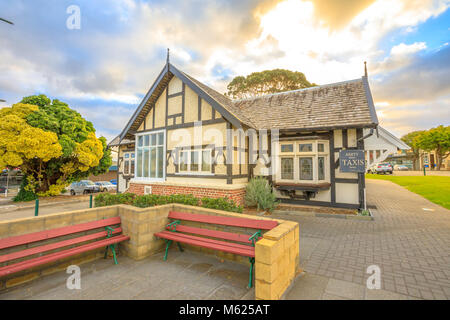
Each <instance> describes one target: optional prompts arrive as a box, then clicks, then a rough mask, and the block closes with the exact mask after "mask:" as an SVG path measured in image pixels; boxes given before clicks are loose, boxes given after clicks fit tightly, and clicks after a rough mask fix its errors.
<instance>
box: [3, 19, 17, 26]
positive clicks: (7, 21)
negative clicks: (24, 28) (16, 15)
mask: <svg viewBox="0 0 450 320" xmlns="http://www.w3.org/2000/svg"><path fill="white" fill-rule="evenodd" d="M0 21H4V22H6V23H9V24H12V25H14V23H12V22H11V21H9V20H6V19H3V18H0Z"/></svg>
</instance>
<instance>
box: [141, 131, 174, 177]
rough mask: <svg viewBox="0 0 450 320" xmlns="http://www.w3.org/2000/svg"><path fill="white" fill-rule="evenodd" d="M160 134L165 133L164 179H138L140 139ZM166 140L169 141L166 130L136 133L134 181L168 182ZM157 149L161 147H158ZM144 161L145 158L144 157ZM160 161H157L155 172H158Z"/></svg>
mask: <svg viewBox="0 0 450 320" xmlns="http://www.w3.org/2000/svg"><path fill="white" fill-rule="evenodd" d="M158 133H163V176H162V178H151V177H138V175H137V169H138V139H139V137H140V136H147V135H153V134H156V135H157V134H158ZM149 139H150V138H149ZM166 140H167V134H166V130H165V129H162V130H155V131H147V132H140V133H136V135H135V144H134V149H135V150H134V151H135V160H134V179H135V180H140V181H149V182H161V181H166V169H167V163H166V162H167V161H166V153H167V151H166ZM156 146H157V147H158V146H160V145H158V144H157V145H156ZM142 159H143V156H142ZM158 169H159V167H158V160H156V168H155V172H158ZM149 172H150V161H149Z"/></svg>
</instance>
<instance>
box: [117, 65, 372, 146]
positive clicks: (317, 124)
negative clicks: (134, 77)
mask: <svg viewBox="0 0 450 320" xmlns="http://www.w3.org/2000/svg"><path fill="white" fill-rule="evenodd" d="M173 76H176V77H178V78H179V79H180V80H181V81H183V82H184V83H185V84H186V85H187V86H189V87H190V88H191V89H192V90H193V91H194V92H195V93H197V94H198V95H199V96H200V97H201V98H202V99H204V100H205V101H207V102H208V103H209V104H210V105H211V106H212V107H213V108H214V109H215V110H216V111H218V112H219V113H220V114H221V115H222V116H223V117H224V118H225V119H226V120H227V121H229V122H230V123H231V124H233V125H234V126H235V127H238V128H239V127H241V126H242V125H245V126H247V127H251V128H255V129H287V130H289V129H291V130H294V129H295V130H312V129H323V130H325V129H331V128H340V127H342V128H345V127H361V128H374V127H376V126H377V125H378V119H377V115H376V112H375V107H374V104H373V100H372V94H371V92H370V88H369V83H368V81H367V77H365V76H363V77H362V78H360V79H355V80H350V81H344V82H338V83H332V84H327V85H322V86H316V87H312V88H306V89H299V90H293V91H286V92H281V93H276V94H270V95H265V96H260V97H255V98H251V99H243V100H234V101H233V100H231V99H229V98H228V97H226V96H224V95H223V94H220V93H219V92H217V91H216V90H214V89H212V88H210V87H208V86H206V85H205V84H203V83H201V82H200V81H198V80H196V79H195V78H193V77H191V76H190V75H188V74H186V73H184V72H182V71H180V70H179V69H178V68H176V67H175V66H174V65H172V64H171V63H169V62H167V64H166V65H165V66H164V68H163V69H162V70H161V72H160V74H159V76H158V77H157V79H156V80H155V82H154V83H153V85H152V86H151V88H150V90H149V91H148V92H147V94H146V95H145V97H144V99H143V100H142V102H141V103H140V104H139V106H138V108H137V109H136V111H135V112H134V114H133V116H132V117H131V118H130V120H129V121H128V123H127V125H126V126H125V128H124V129H123V131H122V132H121V134H120V135H119V144H120V141H122V140H123V139H132V138H133V135H134V132H135V131H137V130H138V128H139V126H140V125H141V123H142V121H143V119H144V117H145V116H146V115H147V113H148V112H149V111H150V109H151V107H152V106H154V104H155V102H156V100H157V99H158V97H159V96H160V94H161V93H162V92H163V91H164V89H165V88H166V86H167V85H168V83H169V81H170V80H171V79H172V77H173Z"/></svg>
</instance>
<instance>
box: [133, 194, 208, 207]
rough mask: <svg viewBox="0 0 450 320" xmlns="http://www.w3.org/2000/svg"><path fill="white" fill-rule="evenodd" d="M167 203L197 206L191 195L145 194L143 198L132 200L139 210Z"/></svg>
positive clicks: (197, 201) (196, 200) (195, 199)
mask: <svg viewBox="0 0 450 320" xmlns="http://www.w3.org/2000/svg"><path fill="white" fill-rule="evenodd" d="M168 203H181V204H186V205H190V206H198V203H199V200H198V199H197V198H195V197H194V196H193V195H191V194H187V195H185V194H172V195H170V196H163V195H156V194H146V195H143V196H137V197H136V198H135V199H134V200H133V205H134V206H136V207H140V208H147V207H153V206H156V205H162V204H168Z"/></svg>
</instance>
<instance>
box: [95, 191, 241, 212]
mask: <svg viewBox="0 0 450 320" xmlns="http://www.w3.org/2000/svg"><path fill="white" fill-rule="evenodd" d="M169 203H180V204H185V205H190V206H201V207H204V208H210V209H217V210H224V211H231V212H239V213H242V207H241V206H238V205H236V203H235V202H234V201H233V200H230V199H228V198H217V199H216V198H202V199H201V200H200V199H198V198H196V197H194V196H193V195H191V194H172V195H169V196H165V195H157V194H146V195H142V196H137V195H135V194H134V193H120V194H110V193H101V194H99V195H97V196H96V197H95V206H96V207H104V206H111V205H115V204H130V205H133V206H135V207H139V208H148V207H153V206H158V205H163V204H169Z"/></svg>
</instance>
